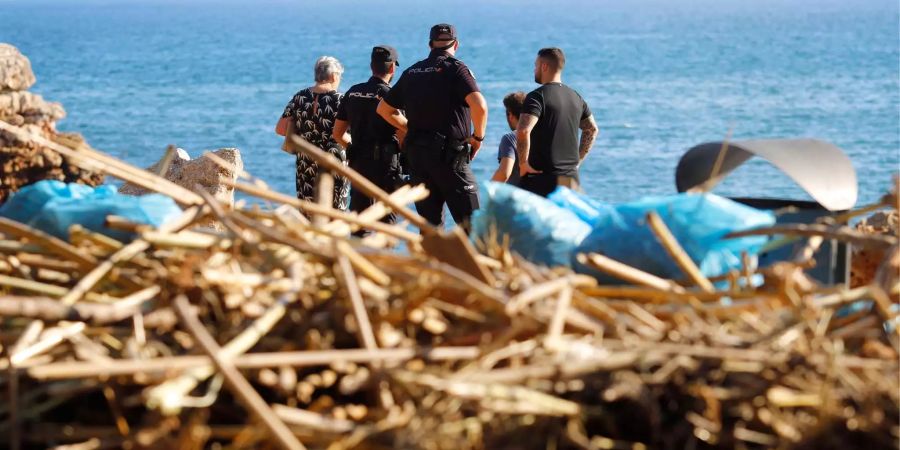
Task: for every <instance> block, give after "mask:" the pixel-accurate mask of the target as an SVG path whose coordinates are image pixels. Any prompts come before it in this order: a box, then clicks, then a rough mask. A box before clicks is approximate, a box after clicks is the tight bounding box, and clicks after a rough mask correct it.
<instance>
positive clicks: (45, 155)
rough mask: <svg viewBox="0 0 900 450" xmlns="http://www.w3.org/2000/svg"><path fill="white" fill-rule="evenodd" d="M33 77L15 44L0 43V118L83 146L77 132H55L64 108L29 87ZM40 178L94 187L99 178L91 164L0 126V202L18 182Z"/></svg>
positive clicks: (64, 141)
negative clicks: (79, 163) (78, 162)
mask: <svg viewBox="0 0 900 450" xmlns="http://www.w3.org/2000/svg"><path fill="white" fill-rule="evenodd" d="M34 82H35V77H34V73H33V72H32V70H31V63H30V62H29V61H28V58H26V57H25V56H24V55H22V54H21V53H20V52H19V51H18V50H17V49H16V48H15V47H13V46H11V45H9V44H4V43H0V121H3V122H7V123H10V124H12V125H15V126H20V127H23V128H25V129H27V130H29V131H30V132H33V133H37V134H40V135H41V136H43V137H45V138H47V139H50V140H51V141H54V142H59V143H64V144H65V145H68V146H70V147H74V146H81V145H85V146H86V145H87V144H86V143H85V142H84V139H83V138H82V137H81V135H79V134H77V133H58V132H57V131H56V122H57V121H58V120H60V119H62V118H63V117H65V115H66V112H65V110H64V109H63V107H62V105H60V104H59V103H52V102H47V101H46V100H44V99H43V98H42V97H41V96H40V95H37V94H34V93H31V92H28V90H27V89H28V88H30V87H31V86H32V85H33V84H34ZM40 180H60V181H65V182H69V183H73V182H77V183H83V184H87V185H90V186H97V185H99V184H100V183H102V182H103V177H102V175H100V173H99V172H97V171H96V170H94V169H93V168H85V167H79V166H77V165H74V164H72V162H71V161H69V160H68V159H67V158H65V157H64V156H61V155H59V154H58V153H56V152H53V151H51V150H49V149H48V148H47V147H46V146H43V145H38V144H36V143H34V142H31V141H23V140H20V139H18V138H16V137H15V136H14V135H12V134H9V133H4V132H2V131H0V203H3V202H4V201H5V200H6V198H7V197H8V196H9V195H10V194H12V193H13V192H16V191H18V190H19V189H20V188H21V187H22V186H26V185H29V184H31V183H34V182H37V181H40Z"/></svg>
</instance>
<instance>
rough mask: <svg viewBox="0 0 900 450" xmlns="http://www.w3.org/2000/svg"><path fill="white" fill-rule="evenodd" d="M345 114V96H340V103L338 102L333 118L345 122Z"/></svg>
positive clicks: (346, 118)
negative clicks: (335, 114)
mask: <svg viewBox="0 0 900 450" xmlns="http://www.w3.org/2000/svg"><path fill="white" fill-rule="evenodd" d="M348 117H349V116H348V115H347V96H344V97H342V98H341V100H340V103H338V110H337V116H335V118H336V119H337V120H343V121H344V122H346V121H347V120H348Z"/></svg>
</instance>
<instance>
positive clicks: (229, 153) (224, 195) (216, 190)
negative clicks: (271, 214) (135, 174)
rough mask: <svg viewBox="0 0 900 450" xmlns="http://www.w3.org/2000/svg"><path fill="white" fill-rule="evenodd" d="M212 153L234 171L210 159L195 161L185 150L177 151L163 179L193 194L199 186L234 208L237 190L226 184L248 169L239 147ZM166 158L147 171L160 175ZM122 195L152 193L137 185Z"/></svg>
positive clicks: (128, 185)
mask: <svg viewBox="0 0 900 450" xmlns="http://www.w3.org/2000/svg"><path fill="white" fill-rule="evenodd" d="M212 154H214V155H216V156H218V157H219V158H220V159H222V160H225V161H226V162H228V163H229V164H230V165H231V166H232V167H233V168H234V170H229V169H225V168H223V167H222V166H220V165H218V164H216V163H215V162H214V161H213V160H211V159H210V158H206V157H199V158H197V159H191V156H190V155H189V154H188V153H187V152H186V151H184V149H180V148H179V149H175V153H174V155H173V157H172V159H171V161H170V162H169V165H168V168H167V169H166V173H165V174H163V176H164V177H165V178H166V179H167V180H169V181H172V182H174V183H175V184H177V185H179V186H181V187H184V188H187V189H190V190H192V191H196V190H197V187H198V186H199V187H200V188H202V189H203V190H204V191H206V192H209V193H210V194H212V195H213V196H214V197H215V198H217V199H218V200H219V201H221V202H222V203H224V204H226V205H229V206H233V205H234V188H232V187H230V186H228V185H226V184H224V183H223V181H224V180H230V181H236V180H237V175H238V173H239V172H240V171H242V170H244V162H243V160H242V159H241V152H240V150H238V149H236V148H222V149H219V150H216V151H214V152H212ZM164 159H165V155H163V157H162V158H160V160H159V161H157V162H156V163H154V164H153V165H151V166H150V167H148V168H147V170H148V171H150V172H153V173H157V174H158V173H160V169H161V166H162V164H163V160H164ZM119 192H121V193H123V194H128V195H144V194H147V193H149V191H148V190H146V189H144V188H142V187H140V186H135V185H133V184H126V185H124V186H122V188H121V189H119Z"/></svg>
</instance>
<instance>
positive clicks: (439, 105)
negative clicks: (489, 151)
mask: <svg viewBox="0 0 900 450" xmlns="http://www.w3.org/2000/svg"><path fill="white" fill-rule="evenodd" d="M428 46H429V48H430V49H431V52H430V53H429V54H428V58H426V59H423V60H421V61H419V62H417V63H415V64H413V65H412V66H411V67H410V68H408V69H406V70H405V71H404V72H403V74H402V75H400V79H399V80H397V84H395V85H394V87H393V89H391V91H390V92H389V93H388V94H387V95H386V96H385V97H384V99H383V100H382V101H381V103H380V104H379V105H378V114H379V115H381V117H383V118H384V120H386V121H388V123H390V124H391V125H393V126H394V127H395V128H397V130H398V132H399V134H400V135H401V136H404V135H405V140H404V146H405V147H404V151H405V152H406V155H407V158H408V160H409V162H410V167H409V169H410V170H409V172H410V176H411V179H412V180H411V181H412V183H413V184H419V183H423V184H425V187H426V188H428V191H429V195H428V198H426V199H424V200H422V201H419V202H416V210H417V211H418V212H419V214H421V215H422V217H424V218H425V219H427V220H428V221H429V222H430V223H432V224H434V225H438V226H440V225H441V224H442V223H443V208H444V203H446V204H447V207H448V209H450V214H452V215H453V220H455V221H456V223H457V224H460V225H462V226H463V227H464V228H466V227H467V225H468V222H469V219H470V218H471V216H472V212H473V211H475V210H476V209H478V184H477V183H476V181H475V175H474V174H473V173H472V169H471V168H470V167H469V163H470V161H471V160H472V159H473V158H475V154H476V153H477V152H478V149H479V148H481V141H483V140H484V133H485V129H486V127H487V102H486V101H485V100H484V96H482V95H481V92H480V91H479V89H478V84H477V83H476V82H475V77H474V76H473V75H472V71H471V70H469V67H468V66H466V64H465V63H463V62H462V61H460V60H458V59H456V51H457V49H459V41H458V40H457V38H456V28H455V27H453V26H452V25H448V24H445V23H442V24H438V25H435V26H434V27H432V28H431V33H430V35H429V42H428ZM400 110H403V111H404V112H405V113H406V116H405V117H404V116H403V115H401V114H400ZM473 125H474V129H473Z"/></svg>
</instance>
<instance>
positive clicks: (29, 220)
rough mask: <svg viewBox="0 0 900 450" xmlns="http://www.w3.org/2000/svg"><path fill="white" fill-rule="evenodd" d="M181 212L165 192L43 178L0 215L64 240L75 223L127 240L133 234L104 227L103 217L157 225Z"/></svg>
mask: <svg viewBox="0 0 900 450" xmlns="http://www.w3.org/2000/svg"><path fill="white" fill-rule="evenodd" d="M180 214H181V208H179V207H178V205H177V204H175V201H174V200H172V199H171V198H169V197H166V196H164V195H159V194H149V195H144V196H140V197H133V196H130V195H120V194H118V193H117V192H116V188H115V186H110V185H103V186H98V187H97V188H92V187H90V186H84V185H81V184H76V183H70V184H66V183H63V182H61V181H56V180H44V181H39V182H37V183H35V184H32V185H29V186H26V187H24V188H23V189H22V190H20V191H19V192H16V193H15V194H13V196H12V197H10V198H9V199H8V200H7V201H6V203H4V204H3V205H2V206H0V216H2V217H6V218H9V219H12V220H15V221H18V222H22V223H24V224H26V225H29V226H31V227H33V228H36V229H38V230H41V231H44V232H46V233H48V234H51V235H53V236H56V237H58V238H60V239H63V240H67V239H68V237H69V227H71V226H72V225H75V224H78V225H81V226H83V227H84V228H86V229H88V230H91V231H95V232H98V233H102V234H105V235H107V236H109V237H112V238H114V239H118V240H120V241H127V240H130V239H132V238H133V233H129V232H126V231H120V230H112V229H109V228H106V227H105V226H104V222H105V221H106V216H109V215H115V216H120V217H124V218H126V219H128V220H130V221H132V222H135V223H142V224H147V225H152V226H155V227H158V226H160V225H162V224H163V223H165V222H166V221H167V220H169V219H172V218H174V217H178V216H179V215H180Z"/></svg>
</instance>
